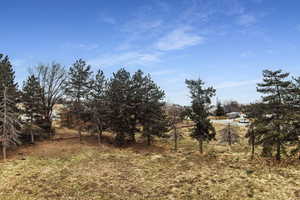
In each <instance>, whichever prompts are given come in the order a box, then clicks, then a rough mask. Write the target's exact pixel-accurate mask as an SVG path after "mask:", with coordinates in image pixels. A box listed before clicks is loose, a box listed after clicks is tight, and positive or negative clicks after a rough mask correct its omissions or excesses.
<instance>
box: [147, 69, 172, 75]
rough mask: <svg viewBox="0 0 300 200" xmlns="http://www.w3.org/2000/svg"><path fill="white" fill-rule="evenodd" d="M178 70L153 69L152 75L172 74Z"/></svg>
mask: <svg viewBox="0 0 300 200" xmlns="http://www.w3.org/2000/svg"><path fill="white" fill-rule="evenodd" d="M174 73H176V71H174V70H159V71H153V72H151V75H153V76H163V75H170V74H174Z"/></svg>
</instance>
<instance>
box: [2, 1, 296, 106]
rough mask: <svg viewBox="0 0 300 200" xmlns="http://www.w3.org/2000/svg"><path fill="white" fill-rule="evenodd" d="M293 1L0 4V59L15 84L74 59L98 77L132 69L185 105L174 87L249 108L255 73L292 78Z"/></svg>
mask: <svg viewBox="0 0 300 200" xmlns="http://www.w3.org/2000/svg"><path fill="white" fill-rule="evenodd" d="M299 10H300V1H298V0H247V1H246V0H243V1H242V0H177V1H176V0H126V1H125V0H111V1H106V0H97V1H96V0H89V1H83V0H51V1H40V0H26V1H20V0H10V1H1V12H0V18H1V28H0V52H1V53H4V54H7V55H9V56H10V58H11V60H12V62H13V64H14V67H15V70H16V75H17V79H18V81H20V82H21V81H22V80H24V79H25V78H26V76H27V69H28V68H29V67H32V66H35V65H37V64H39V63H50V62H52V61H57V62H60V63H62V64H63V65H65V66H66V67H69V66H70V65H71V64H72V63H73V62H74V61H75V59H78V58H83V59H85V60H86V61H87V62H88V63H89V64H91V65H92V66H93V69H98V68H101V69H102V70H103V71H104V72H105V74H106V75H107V76H110V75H111V73H112V72H114V71H116V70H118V69H119V68H121V67H125V68H126V69H127V70H128V71H130V72H134V71H136V70H137V69H142V70H143V71H145V72H147V73H151V74H152V77H153V79H154V80H155V81H156V82H157V83H158V85H159V86H161V88H162V89H164V90H165V91H166V94H167V98H166V99H167V100H168V101H170V102H173V103H179V104H188V103H189V101H190V100H189V94H188V90H187V89H186V86H185V84H184V80H185V79H186V78H188V79H196V78H199V77H200V78H201V79H203V80H204V81H205V82H206V83H207V85H212V86H214V87H215V88H216V89H217V97H218V98H219V99H220V100H222V101H225V100H238V101H240V102H242V103H249V102H253V101H255V100H257V99H259V97H260V95H259V94H257V93H256V88H255V86H256V83H257V82H260V80H261V79H262V77H261V73H262V70H263V69H266V68H268V69H277V68H282V69H283V70H285V71H288V72H291V73H292V74H293V75H294V76H299V75H300V54H299V52H300V12H299Z"/></svg>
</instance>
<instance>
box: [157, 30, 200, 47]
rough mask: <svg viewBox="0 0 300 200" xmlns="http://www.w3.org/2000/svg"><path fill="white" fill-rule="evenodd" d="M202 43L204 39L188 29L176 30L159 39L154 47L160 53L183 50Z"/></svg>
mask: <svg viewBox="0 0 300 200" xmlns="http://www.w3.org/2000/svg"><path fill="white" fill-rule="evenodd" d="M203 42H204V38H203V37H202V36H200V35H197V34H195V33H193V32H192V29H191V28H190V27H180V28H177V29H175V30H173V31H171V32H170V33H168V34H167V35H166V36H164V37H163V38H161V39H160V40H159V41H158V42H157V43H156V44H155V47H156V48H157V49H159V50H162V51H169V50H177V49H183V48H186V47H189V46H195V45H198V44H201V43H203Z"/></svg>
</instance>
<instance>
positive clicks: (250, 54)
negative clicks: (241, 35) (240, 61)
mask: <svg viewBox="0 0 300 200" xmlns="http://www.w3.org/2000/svg"><path fill="white" fill-rule="evenodd" d="M254 55H255V54H254V52H253V51H245V52H242V53H241V57H242V58H250V57H253V56H254Z"/></svg>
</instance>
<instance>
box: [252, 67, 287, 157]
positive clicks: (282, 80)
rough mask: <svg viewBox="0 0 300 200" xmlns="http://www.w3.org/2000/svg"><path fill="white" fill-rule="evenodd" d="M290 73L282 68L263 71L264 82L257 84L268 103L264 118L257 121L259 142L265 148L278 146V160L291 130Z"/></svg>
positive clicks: (258, 89)
mask: <svg viewBox="0 0 300 200" xmlns="http://www.w3.org/2000/svg"><path fill="white" fill-rule="evenodd" d="M288 76H289V73H283V72H282V70H276V71H270V70H264V71H263V77H264V78H263V83H259V84H257V85H258V87H257V91H258V92H260V93H262V94H264V95H265V96H263V98H262V99H263V103H264V104H266V106H265V110H264V118H263V119H261V120H260V122H258V121H257V125H256V128H259V129H257V131H256V132H257V133H260V134H259V136H260V137H259V138H257V137H256V139H258V141H257V142H259V143H261V144H263V145H264V147H265V148H267V149H271V147H272V146H275V148H276V160H280V159H281V152H282V148H284V144H285V143H287V141H288V140H289V138H290V134H291V132H290V131H289V127H290V118H289V106H288V93H289V92H288V87H289V86H290V85H291V82H290V81H287V80H286V78H287V77H288Z"/></svg>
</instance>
